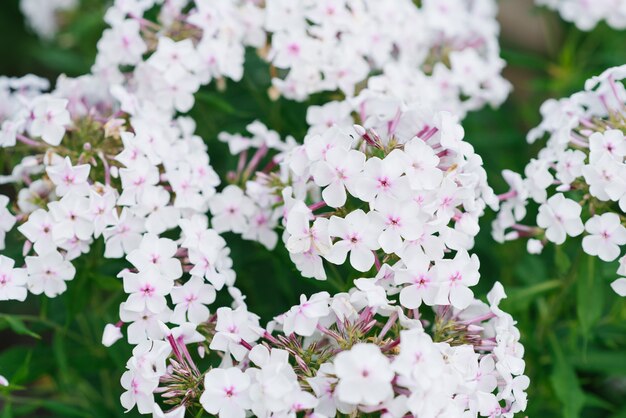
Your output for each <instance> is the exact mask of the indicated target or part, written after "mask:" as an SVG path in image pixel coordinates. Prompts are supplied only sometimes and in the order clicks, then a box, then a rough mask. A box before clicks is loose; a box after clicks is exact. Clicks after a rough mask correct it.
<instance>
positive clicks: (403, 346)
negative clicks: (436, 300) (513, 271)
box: [122, 266, 529, 418]
mask: <svg viewBox="0 0 626 418" xmlns="http://www.w3.org/2000/svg"><path fill="white" fill-rule="evenodd" d="M383 271H384V273H383ZM392 276H393V270H392V269H391V268H389V267H388V266H384V267H383V269H382V270H381V274H378V275H377V276H376V277H374V278H363V279H359V280H357V281H356V282H355V284H356V287H355V288H353V289H351V290H350V292H348V293H338V294H336V295H334V296H332V297H331V296H330V295H329V294H328V293H326V292H321V293H317V294H314V295H312V296H311V297H310V298H307V297H305V296H302V298H301V301H300V304H299V305H296V306H294V307H293V308H291V309H290V310H289V311H288V312H286V313H285V314H283V315H280V316H278V317H277V318H276V319H275V320H274V321H273V322H272V323H270V324H269V325H268V328H267V329H263V328H261V327H260V326H259V319H258V317H257V316H256V315H254V314H252V313H250V312H249V311H248V310H247V307H246V306H245V304H243V303H241V302H236V303H235V304H234V306H233V307H221V308H219V309H218V310H217V311H216V313H215V315H213V316H212V317H211V318H210V319H209V320H208V321H207V322H205V323H203V324H202V325H200V326H198V327H197V329H196V330H194V329H193V328H192V327H189V326H188V325H182V326H179V327H176V328H173V329H171V330H168V329H167V327H164V326H162V331H163V332H164V335H165V339H166V340H167V341H168V342H169V344H168V343H164V342H163V341H146V342H142V343H140V344H139V345H137V347H136V348H135V350H134V351H133V357H132V358H131V359H130V360H129V362H128V364H127V369H128V370H127V371H126V373H125V374H124V377H123V378H122V384H123V386H124V387H125V389H126V392H125V393H124V394H123V395H122V402H123V404H124V405H125V406H126V407H129V408H130V407H134V406H136V407H137V408H138V409H139V411H140V412H143V413H150V412H152V413H153V416H154V417H163V416H167V417H183V416H184V414H185V410H190V411H191V412H192V413H194V412H193V411H194V407H195V405H196V403H199V405H200V406H201V407H202V408H203V409H204V410H205V411H207V412H209V413H210V414H213V415H215V416H219V417H221V418H231V417H232V418H236V417H244V416H246V415H249V414H252V415H254V416H258V417H270V416H271V417H275V416H284V417H295V416H296V414H298V416H307V417H317V418H319V417H332V416H336V415H337V414H338V413H340V414H358V413H378V414H380V415H381V416H384V417H405V416H414V417H431V416H452V417H460V416H466V415H467V414H469V415H470V416H487V417H512V416H514V414H515V413H517V412H519V411H522V410H524V408H525V406H526V393H525V390H526V389H527V387H528V384H529V381H528V378H527V377H526V376H524V374H523V371H524V361H523V359H522V355H523V347H522V346H521V344H520V343H519V332H518V331H517V329H516V328H515V322H514V321H513V320H512V318H511V316H510V315H508V314H507V313H505V312H503V311H502V310H500V308H499V307H498V304H499V302H500V300H501V299H502V298H503V297H505V294H504V291H503V289H502V286H501V285H500V284H499V283H497V284H496V286H495V287H494V289H493V290H492V291H491V292H490V294H489V295H488V300H489V304H485V303H483V302H481V301H478V300H473V301H472V303H471V304H470V306H468V307H467V308H466V309H462V310H459V309H456V308H453V307H451V306H438V307H437V308H435V309H434V317H433V321H432V322H430V321H429V320H426V319H424V318H425V317H424V318H422V316H421V315H423V314H424V313H425V312H420V311H419V310H417V309H415V310H411V309H408V310H407V309H403V308H402V307H400V306H399V305H397V303H396V302H395V301H394V300H395V299H396V298H395V297H394V296H390V298H389V299H388V298H387V292H388V290H389V289H388V288H389V285H390V283H393V277H392ZM396 295H397V293H396ZM431 314H432V313H431ZM194 343H198V344H197V352H198V357H202V360H200V361H206V360H208V359H210V358H211V357H214V359H213V360H212V361H216V360H217V361H219V367H217V366H216V367H213V368H210V369H209V370H208V371H206V372H204V373H203V372H201V371H200V370H199V368H198V366H197V362H198V361H197V360H194V359H193V357H194V356H192V355H191V353H190V351H189V349H188V347H187V346H188V345H191V344H194ZM168 356H171V358H170V360H169V362H168V361H167V358H168ZM155 394H156V395H157V396H158V395H161V397H162V398H163V399H165V401H164V402H165V404H166V405H167V404H169V405H174V408H173V409H169V410H167V412H166V413H165V414H164V413H163V409H162V408H161V406H159V405H158V404H156V403H155Z"/></svg>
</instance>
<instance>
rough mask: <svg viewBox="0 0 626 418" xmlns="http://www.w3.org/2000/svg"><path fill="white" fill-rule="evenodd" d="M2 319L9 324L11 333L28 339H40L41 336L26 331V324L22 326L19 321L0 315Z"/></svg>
mask: <svg viewBox="0 0 626 418" xmlns="http://www.w3.org/2000/svg"><path fill="white" fill-rule="evenodd" d="M2 319H4V320H5V321H6V322H7V323H8V324H9V327H11V329H12V330H13V332H15V333H17V334H19V335H28V336H30V337H33V338H37V339H38V340H40V339H41V336H40V335H39V334H37V333H35V332H34V331H31V330H30V329H28V327H27V326H26V324H24V322H22V320H21V319H18V318H16V317H14V316H11V315H2Z"/></svg>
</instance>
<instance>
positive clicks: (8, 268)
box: [0, 255, 27, 302]
mask: <svg viewBox="0 0 626 418" xmlns="http://www.w3.org/2000/svg"><path fill="white" fill-rule="evenodd" d="M14 266H15V261H13V260H12V259H10V258H9V257H5V256H3V255H0V300H19V301H21V302H23V301H24V300H25V299H26V282H27V274H26V270H25V269H21V268H14Z"/></svg>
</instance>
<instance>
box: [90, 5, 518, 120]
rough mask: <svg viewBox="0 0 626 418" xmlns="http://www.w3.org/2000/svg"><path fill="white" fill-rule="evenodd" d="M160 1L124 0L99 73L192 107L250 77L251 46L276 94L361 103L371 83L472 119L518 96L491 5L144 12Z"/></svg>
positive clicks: (113, 13) (103, 44)
mask: <svg viewBox="0 0 626 418" xmlns="http://www.w3.org/2000/svg"><path fill="white" fill-rule="evenodd" d="M155 3H158V2H155V1H142V2H128V1H122V0H118V1H116V2H115V4H114V6H113V7H112V8H111V9H109V11H108V12H107V14H106V17H105V20H106V21H107V23H108V24H109V25H110V28H109V29H107V30H105V32H104V34H103V37H102V39H101V40H100V42H99V44H98V50H99V54H98V58H97V62H96V64H95V66H94V69H93V71H94V72H95V73H100V74H102V73H106V75H103V76H105V77H106V78H108V79H109V80H111V82H112V83H113V84H117V83H120V84H126V90H128V89H131V90H133V92H134V97H135V98H137V99H138V100H145V99H146V97H149V98H153V97H154V95H155V94H156V95H157V97H159V98H160V99H161V100H159V102H160V106H167V107H170V108H172V107H173V108H175V109H176V110H178V111H182V112H185V111H187V110H189V108H190V107H191V106H192V104H193V97H192V95H193V93H195V92H196V91H197V90H198V89H199V87H200V86H201V85H203V84H207V83H208V82H209V81H211V80H213V79H217V80H218V83H219V86H223V85H224V80H225V79H227V78H228V79H231V80H235V81H238V80H240V79H241V77H242V75H243V65H244V58H245V49H246V48H248V47H251V48H255V49H256V51H257V54H258V55H259V56H260V57H261V58H263V59H264V60H265V61H267V62H268V63H269V64H270V69H269V71H270V73H271V76H272V80H273V81H272V84H273V87H272V88H271V89H270V92H269V93H270V95H271V96H272V97H277V96H278V95H282V96H284V97H286V98H289V99H293V100H298V101H302V100H305V99H306V98H308V97H309V95H311V94H315V93H319V92H324V91H331V92H332V91H340V92H341V93H343V95H344V96H345V97H346V98H348V99H351V98H354V96H355V95H356V94H357V93H359V92H360V91H361V90H362V89H363V87H364V86H365V85H368V84H369V86H370V89H372V90H373V91H376V92H379V93H385V94H391V95H394V96H395V97H397V98H399V99H402V100H404V101H405V102H407V103H411V102H415V101H419V102H420V103H425V101H429V102H428V105H429V106H430V107H433V108H435V109H437V110H448V111H451V112H453V113H455V114H457V115H459V116H460V117H463V116H464V115H465V113H466V112H468V111H470V110H476V109H479V108H481V107H483V106H484V105H485V104H491V105H493V106H497V105H500V104H501V103H502V102H503V101H504V99H505V98H506V96H507V95H508V92H509V90H510V86H509V84H508V82H506V81H505V80H504V79H503V78H502V76H501V74H500V73H501V71H502V69H503V67H504V61H503V60H502V59H501V58H500V57H499V44H498V42H497V35H498V32H499V27H498V24H497V21H496V20H495V14H496V10H497V9H496V4H495V2H494V1H493V0H481V1H468V0H446V1H443V2H442V1H441V0H437V1H431V0H427V1H424V2H422V3H423V4H422V5H421V6H420V7H417V6H416V5H415V4H414V3H413V2H412V1H409V0H392V1H386V2H379V1H373V0H346V1H340V2H336V1H321V2H318V1H302V2H296V3H294V2H291V1H285V0H268V1H266V2H264V3H259V2H254V1H245V0H237V1H236V0H228V1H223V2H219V4H218V3H210V2H198V3H197V4H196V3H195V2H186V1H185V2H166V3H165V4H163V5H162V7H159V9H158V12H159V13H158V19H157V21H156V22H153V21H150V20H147V19H146V18H144V16H146V15H147V13H148V12H152V11H153V10H154V7H155ZM147 53H154V54H153V55H152V56H151V57H150V58H149V59H147V60H143V58H144V56H145V54H147ZM119 65H122V66H124V70H125V74H124V75H125V77H122V74H121V72H120V70H119V67H118V66H119ZM129 66H130V67H133V69H132V71H131V72H132V74H129V73H128V71H129V70H128V67H129ZM129 75H134V77H131V78H132V80H134V81H132V82H128V76H129ZM371 76H374V77H372V78H371V79H370V77H371ZM368 79H369V83H368ZM361 101H362V99H361V100H357V101H355V100H350V101H349V102H350V105H351V106H357V105H358V103H359V102H361ZM129 105H130V104H129Z"/></svg>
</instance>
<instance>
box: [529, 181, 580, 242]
mask: <svg viewBox="0 0 626 418" xmlns="http://www.w3.org/2000/svg"><path fill="white" fill-rule="evenodd" d="M581 212H582V208H581V207H580V205H579V204H578V203H576V202H575V201H573V200H571V199H567V198H566V197H565V196H564V195H563V194H562V193H558V194H556V195H554V196H552V197H551V198H550V199H548V201H547V202H546V203H544V204H543V205H541V206H540V207H539V214H538V215H537V225H539V226H540V227H542V228H546V237H547V238H548V239H549V240H550V241H552V242H554V243H555V244H563V243H564V242H565V238H566V237H567V236H568V235H569V236H571V237H576V236H578V235H580V234H582V232H583V231H584V226H583V223H582V221H581V220H580V214H581Z"/></svg>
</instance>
